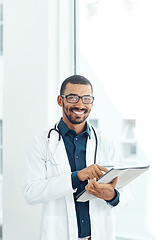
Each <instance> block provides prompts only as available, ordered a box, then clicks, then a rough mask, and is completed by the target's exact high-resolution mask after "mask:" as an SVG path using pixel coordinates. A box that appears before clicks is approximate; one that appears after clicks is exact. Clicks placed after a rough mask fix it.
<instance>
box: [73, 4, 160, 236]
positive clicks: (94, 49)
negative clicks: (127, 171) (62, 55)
mask: <svg viewBox="0 0 160 240" xmlns="http://www.w3.org/2000/svg"><path fill="white" fill-rule="evenodd" d="M76 10H77V12H76V13H77V14H76V16H77V19H76V22H77V24H76V26H77V27H76V33H77V36H76V38H77V42H76V46H77V48H76V54H77V59H76V69H77V74H81V75H84V76H86V77H88V79H90V80H91V81H92V83H93V85H94V95H95V102H94V108H93V111H92V114H91V118H90V121H91V122H93V123H94V121H96V123H98V127H99V128H100V129H101V130H103V131H104V132H105V134H106V135H109V136H110V137H112V138H113V139H114V140H115V142H116V143H117V145H118V146H119V148H120V151H121V152H122V155H123V158H124V163H125V166H144V165H148V164H150V165H151V167H150V170H149V171H148V172H147V173H145V174H144V175H142V176H140V177H139V178H138V179H137V180H135V181H134V183H133V189H134V197H133V201H132V202H131V203H130V205H129V206H127V207H125V208H123V209H122V210H119V211H117V213H116V223H117V224H116V236H117V239H118V240H120V239H121V240H122V239H128V240H129V239H134V240H135V239H149V240H152V239H158V238H159V230H158V228H159V227H158V223H155V221H153V222H152V220H151V219H153V218H154V215H153V214H154V213H155V212H157V210H159V209H157V204H155V200H156V198H157V195H156V192H157V188H156V186H155V184H154V182H157V180H156V176H158V169H159V167H160V164H159V160H158V159H159V158H158V157H160V153H159V150H158V149H159V134H160V127H159V122H160V111H159V102H160V94H159V90H158V89H159V79H160V72H159V66H160V44H159V42H160V34H159V31H158V29H159V27H160V26H159V24H160V14H159V11H160V3H159V1H145V0H114V1H111V0H85V1H77V9H76ZM151 196H153V198H152V197H151ZM157 200H158V199H157ZM158 208H159V207H158Z"/></svg>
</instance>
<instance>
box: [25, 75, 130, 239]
mask: <svg viewBox="0 0 160 240" xmlns="http://www.w3.org/2000/svg"><path fill="white" fill-rule="evenodd" d="M93 101H94V97H93V88H92V85H91V83H90V81H89V80H88V79H86V78H85V77H82V76H80V75H74V76H71V77H69V78H67V79H66V80H65V81H64V82H63V83H62V86H61V90H60V95H59V96H58V98H57V102H58V105H59V106H60V107H61V108H62V118H61V119H60V121H59V123H58V124H57V125H56V126H55V128H54V129H53V130H52V131H49V130H47V131H43V132H42V133H41V134H39V135H38V136H37V137H36V138H35V139H34V141H33V143H32V144H31V146H30V148H29V151H28V155H27V159H28V160H27V164H28V167H27V173H26V176H25V180H24V195H25V198H26V200H27V202H28V203H30V204H38V203H43V216H42V228H41V238H40V239H41V240H53V239H55V240H78V239H92V240H105V239H107V240H114V239H115V234H114V226H113V219H112V208H113V207H115V206H117V205H119V202H120V201H121V200H122V201H123V196H124V199H125V200H127V197H128V196H129V193H128V192H127V194H125V191H124V190H122V191H121V192H120V191H117V190H116V183H117V181H118V178H116V179H114V180H113V182H112V183H110V184H99V183H98V182H97V181H96V180H97V179H98V178H99V177H101V176H102V175H103V173H104V172H107V171H108V170H107V168H105V167H104V166H110V165H114V166H116V165H120V164H121V159H120V157H119V155H118V154H117V151H116V148H115V146H114V144H113V142H112V141H110V140H109V139H107V138H105V137H104V136H103V135H102V134H101V132H100V131H98V130H97V129H92V127H91V126H90V125H89V123H88V122H87V121H86V119H87V117H88V116H89V114H90V112H91V109H92V106H93ZM94 131H95V132H96V133H95V134H96V135H95V134H94ZM48 133H49V134H48ZM47 137H48V139H47ZM96 138H97V142H98V145H97V144H96ZM95 148H97V154H96V164H94V158H95ZM84 189H86V191H87V192H88V193H90V194H92V195H94V196H95V198H93V199H91V200H90V201H86V202H78V201H77V195H78V194H79V193H80V192H81V191H82V190H84Z"/></svg>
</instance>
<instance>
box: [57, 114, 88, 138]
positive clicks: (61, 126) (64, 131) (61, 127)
mask: <svg viewBox="0 0 160 240" xmlns="http://www.w3.org/2000/svg"><path fill="white" fill-rule="evenodd" d="M58 129H59V131H60V133H61V135H62V137H64V136H65V135H66V134H67V133H68V132H69V131H70V130H71V129H70V128H69V127H68V126H67V125H66V124H65V123H64V122H63V120H62V118H61V119H60V121H59V123H58ZM85 132H86V133H87V134H88V136H89V138H91V130H90V127H89V125H88V123H87V122H86V129H85V130H84V132H83V133H85Z"/></svg>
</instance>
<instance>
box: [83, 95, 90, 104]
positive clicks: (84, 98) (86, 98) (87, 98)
mask: <svg viewBox="0 0 160 240" xmlns="http://www.w3.org/2000/svg"><path fill="white" fill-rule="evenodd" d="M83 101H84V102H86V103H90V102H92V97H90V96H85V97H83Z"/></svg>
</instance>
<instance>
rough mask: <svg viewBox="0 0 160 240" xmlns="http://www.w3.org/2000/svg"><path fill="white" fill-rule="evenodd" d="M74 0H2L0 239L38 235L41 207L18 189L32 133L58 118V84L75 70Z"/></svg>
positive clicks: (29, 239)
mask: <svg viewBox="0 0 160 240" xmlns="http://www.w3.org/2000/svg"><path fill="white" fill-rule="evenodd" d="M72 14H73V2H72V3H71V1H70V0H54V1H53V0H27V1H21V0H14V1H13V0H5V3H4V93H3V95H4V104H3V116H4V117H3V122H4V128H3V145H4V154H3V165H4V168H3V240H11V239H16V240H22V239H23V240H38V239H39V238H38V236H39V224H40V215H41V206H40V205H39V206H29V205H27V203H26V202H25V200H24V197H23V194H22V179H23V174H24V170H25V155H26V150H27V147H28V144H29V142H30V141H31V139H32V137H33V136H34V135H35V134H36V133H37V132H39V131H41V130H42V129H44V128H45V127H46V126H47V125H48V124H49V125H50V124H52V123H53V121H55V120H57V119H58V118H59V117H60V111H59V113H57V112H58V108H57V104H56V96H57V94H58V87H59V86H60V83H61V82H62V80H64V79H65V78H66V77H68V76H69V75H71V74H73V17H72Z"/></svg>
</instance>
